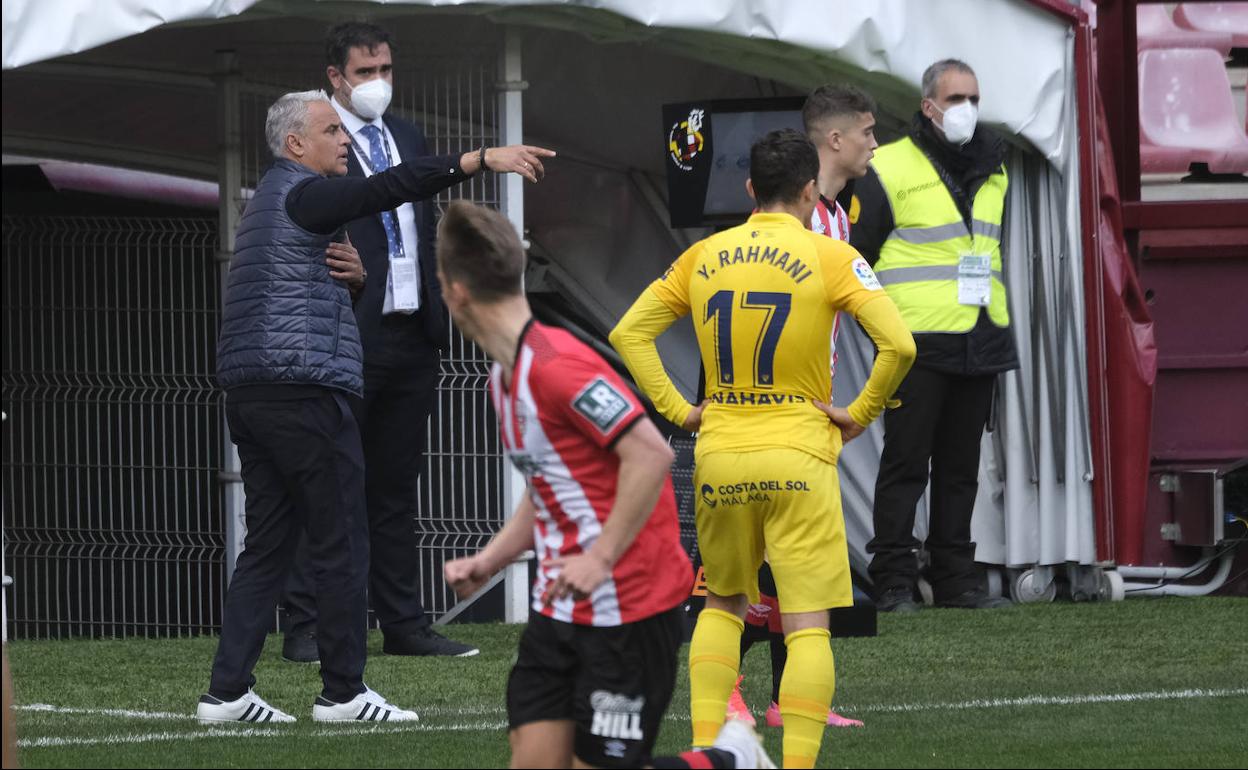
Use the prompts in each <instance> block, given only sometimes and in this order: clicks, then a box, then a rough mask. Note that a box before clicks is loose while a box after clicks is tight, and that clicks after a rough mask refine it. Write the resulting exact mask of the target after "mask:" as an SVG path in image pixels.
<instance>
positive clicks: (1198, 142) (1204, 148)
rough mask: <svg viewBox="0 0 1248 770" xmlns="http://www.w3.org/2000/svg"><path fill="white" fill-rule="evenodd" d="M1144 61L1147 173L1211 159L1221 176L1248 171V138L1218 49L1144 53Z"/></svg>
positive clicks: (1144, 165)
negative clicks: (1241, 126) (1241, 125)
mask: <svg viewBox="0 0 1248 770" xmlns="http://www.w3.org/2000/svg"><path fill="white" fill-rule="evenodd" d="M1139 64H1140V170H1141V171H1143V172H1145V173H1178V172H1184V171H1187V169H1188V166H1189V165H1190V164H1192V163H1207V164H1208V165H1209V170H1210V171H1211V172H1213V173H1215V174H1235V173H1244V172H1248V136H1245V134H1244V131H1243V129H1242V128H1240V123H1239V115H1238V114H1237V112H1236V110H1235V103H1234V101H1233V100H1232V96H1231V82H1230V80H1229V79H1228V78H1227V75H1226V67H1225V66H1224V65H1223V62H1222V57H1221V56H1220V55H1219V54H1218V53H1217V52H1216V51H1212V50H1207V49H1206V50H1197V49H1186V48H1185V49H1174V50H1161V51H1144V52H1142V53H1140V59H1139Z"/></svg>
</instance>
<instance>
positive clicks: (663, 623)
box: [507, 606, 685, 767]
mask: <svg viewBox="0 0 1248 770" xmlns="http://www.w3.org/2000/svg"><path fill="white" fill-rule="evenodd" d="M684 625H685V617H684V609H683V607H681V606H677V607H674V608H673V609H670V610H668V611H667V612H661V613H659V614H658V615H653V616H651V617H649V618H646V619H645V620H639V621H637V622H636V623H625V624H624V625H620V626H611V627H607V628H595V627H593V626H578V625H575V624H573V623H564V622H562V621H558V620H551V619H550V618H548V617H546V616H545V615H538V614H536V613H534V614H531V615H530V616H529V625H528V627H527V628H526V629H525V630H524V635H523V636H521V637H520V653H519V655H518V656H517V659H516V665H515V667H514V668H512V669H511V678H510V679H509V680H508V681H507V720H508V723H509V724H510V726H511V729H513V730H514V729H516V728H517V727H520V726H522V725H525V724H528V723H529V722H539V721H545V720H565V719H566V720H571V721H572V722H574V723H575V725H576V738H575V740H574V743H573V747H572V748H573V753H575V754H576V756H577V757H578V758H579V759H580V760H581V761H582V762H586V763H588V764H591V765H595V766H597V767H641V766H642V764H643V763H644V762H646V761H647V760H649V759H650V753H651V751H652V750H653V749H654V742H655V740H656V739H657V738H658V736H659V726H660V724H661V723H662V721H663V714H664V712H666V711H667V706H668V703H670V702H671V700H672V688H673V687H675V685H676V669H677V657H676V656H677V653H678V652H679V650H680V645H681V643H682V641H683V640H684V635H685V634H684Z"/></svg>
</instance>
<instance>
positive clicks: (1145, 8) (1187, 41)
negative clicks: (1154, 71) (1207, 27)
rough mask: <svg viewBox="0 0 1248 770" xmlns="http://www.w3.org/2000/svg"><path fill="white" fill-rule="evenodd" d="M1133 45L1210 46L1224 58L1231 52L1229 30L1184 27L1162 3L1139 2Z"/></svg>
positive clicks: (1141, 47) (1145, 48)
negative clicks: (1171, 15)
mask: <svg viewBox="0 0 1248 770" xmlns="http://www.w3.org/2000/svg"><path fill="white" fill-rule="evenodd" d="M1135 24H1136V27H1135V29H1136V33H1135V34H1136V48H1137V49H1139V50H1141V51H1146V50H1150V49H1154V48H1209V49H1212V50H1214V51H1217V52H1218V53H1219V54H1221V55H1222V58H1224V59H1225V58H1226V57H1227V56H1229V55H1230V53H1231V35H1230V33H1228V32H1207V31H1197V30H1193V29H1184V28H1183V27H1180V26H1178V25H1177V24H1175V23H1174V20H1172V19H1171V18H1170V12H1169V11H1167V10H1166V8H1165V6H1162V5H1141V6H1139V7H1138V8H1137V9H1136V12H1135Z"/></svg>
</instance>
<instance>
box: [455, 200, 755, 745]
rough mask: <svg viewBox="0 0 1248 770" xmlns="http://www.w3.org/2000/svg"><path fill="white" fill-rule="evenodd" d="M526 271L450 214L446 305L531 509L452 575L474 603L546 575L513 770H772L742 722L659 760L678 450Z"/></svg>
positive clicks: (686, 578)
mask: <svg viewBox="0 0 1248 770" xmlns="http://www.w3.org/2000/svg"><path fill="white" fill-rule="evenodd" d="M523 271H524V252H523V249H522V247H521V245H520V241H519V238H518V237H517V236H516V233H515V230H514V229H513V228H512V226H511V224H510V223H509V222H508V221H507V219H506V218H504V217H503V216H502V215H501V214H499V213H497V212H495V211H492V210H490V209H486V208H483V207H480V206H474V205H472V204H469V203H453V204H451V206H450V207H448V209H447V212H446V215H445V216H444V217H443V219H442V223H441V226H440V228H439V242H438V277H439V278H440V279H441V282H442V292H443V297H444V298H445V299H446V305H447V308H448V309H449V310H450V312H451V316H452V318H453V319H454V321H455V324H456V326H458V327H459V329H460V331H461V332H463V334H464V335H465V336H466V337H468V338H469V339H472V340H473V341H475V342H476V343H477V344H479V345H480V346H481V347H482V348H483V349H484V350H485V352H486V353H487V354H488V355H489V356H490V358H491V359H492V360H493V361H494V362H495V363H494V365H493V368H492V371H491V373H490V393H491V396H492V398H493V402H494V408H495V411H496V413H497V416H498V419H499V427H500V433H501V435H502V440H503V445H504V447H505V449H506V451H507V455H508V456H509V457H510V458H511V460H512V462H513V464H514V465H515V466H516V468H517V469H518V470H519V471H520V472H521V473H523V474H524V476H525V478H526V479H527V480H528V494H527V495H525V497H524V498H523V500H521V502H520V504H519V506H518V507H517V509H516V511H515V513H514V515H513V516H512V518H511V519H510V520H509V521H508V522H507V524H506V525H505V526H504V527H503V529H502V530H501V531H500V532H499V533H498V534H497V535H496V536H495V537H494V539H493V540H492V541H491V542H490V543H489V545H487V546H486V547H485V548H484V549H482V550H481V551H480V552H478V553H477V554H475V555H473V556H470V557H468V558H464V559H457V560H454V561H451V562H448V563H447V564H446V566H445V574H446V579H447V582H448V583H450V584H451V586H452V587H453V588H454V589H455V592H456V593H457V594H458V595H460V596H461V597H466V596H469V595H471V594H473V593H475V592H476V591H477V590H479V589H480V588H481V587H482V586H484V585H485V583H486V582H488V580H489V579H490V577H491V576H493V575H494V574H495V573H497V572H498V571H499V570H501V569H502V568H503V567H505V566H507V565H508V564H510V563H511V562H512V561H513V560H514V559H516V558H517V557H518V556H519V555H520V554H521V553H523V552H524V551H526V550H528V549H530V548H532V549H534V550H535V551H536V553H537V558H538V573H537V579H536V580H535V581H534V585H533V597H532V601H533V604H532V609H533V614H532V615H531V616H530V620H529V624H528V627H527V628H526V629H525V631H524V635H523V636H522V637H521V640H520V651H519V655H518V656H517V660H516V664H515V666H514V667H513V668H512V671H511V677H510V679H509V680H508V685H507V714H508V721H509V723H510V728H511V731H510V738H511V749H512V767H570V766H572V764H573V760H574V759H575V760H576V761H577V762H578V763H579V764H578V766H581V765H587V766H595V767H642V766H643V765H645V764H646V763H652V764H653V766H657V767H665V768H667V767H755V766H760V767H762V766H771V765H770V763H769V761H768V760H767V759H766V755H765V754H764V753H763V752H762V747H761V744H760V743H759V742H758V739H757V736H755V735H754V733H753V732H752V731H750V730H749V729H748V728H747V727H745V726H743V725H739V724H735V723H734V725H733V726H726V727H725V730H724V732H723V733H721V740H720V741H717V743H716V745H715V746H714V747H712V749H709V750H707V751H704V752H696V753H691V754H689V755H682V756H681V757H664V758H653V757H651V751H652V749H653V747H654V742H655V739H656V738H657V737H658V731H659V726H660V724H661V722H662V718H663V714H664V712H665V711H666V709H667V706H668V703H669V702H670V701H671V697H672V690H673V688H674V686H675V681H676V671H677V652H678V650H679V649H680V645H681V643H682V641H683V640H684V610H683V607H682V605H683V603H684V600H685V599H686V597H688V595H689V590H690V587H691V585H692V583H693V568H692V566H691V565H690V563H689V558H688V556H686V554H685V551H684V549H683V548H682V546H681V544H680V527H679V523H678V521H677V517H676V499H675V495H674V494H673V491H672V482H671V478H670V477H669V475H668V470H669V468H670V467H671V463H672V460H673V455H672V451H671V449H670V448H669V447H668V445H667V442H666V441H665V440H664V439H663V436H662V435H661V434H660V433H659V431H658V429H657V428H655V426H654V424H653V423H652V422H651V421H650V419H649V418H648V417H647V416H646V411H645V409H644V408H643V407H642V405H641V403H640V402H639V401H638V400H637V398H636V397H635V396H634V395H633V393H632V391H631V390H630V389H629V388H628V386H627V385H625V383H624V381H623V380H622V379H621V378H620V377H619V375H617V374H616V373H615V371H614V370H612V369H611V367H610V366H608V365H607V363H606V362H605V361H603V360H602V358H600V357H599V356H598V355H597V354H596V353H594V352H593V351H592V350H591V349H590V348H589V347H588V346H586V345H585V344H584V343H582V342H580V341H579V340H577V339H576V338H575V337H573V336H572V335H571V334H569V333H568V332H566V331H564V330H561V329H556V328H552V327H549V326H544V325H542V324H540V323H537V322H536V321H535V320H534V319H533V317H532V312H531V311H530V309H529V304H528V301H527V300H526V298H525V296H524V292H523V286H522V277H523Z"/></svg>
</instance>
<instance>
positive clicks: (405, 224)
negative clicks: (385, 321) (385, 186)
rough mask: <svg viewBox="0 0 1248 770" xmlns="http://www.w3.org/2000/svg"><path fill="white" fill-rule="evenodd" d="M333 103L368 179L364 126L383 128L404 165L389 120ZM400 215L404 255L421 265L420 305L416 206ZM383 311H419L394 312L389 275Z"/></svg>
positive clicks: (407, 206) (335, 99) (396, 158)
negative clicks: (387, 122)
mask: <svg viewBox="0 0 1248 770" xmlns="http://www.w3.org/2000/svg"><path fill="white" fill-rule="evenodd" d="M329 101H330V104H332V105H334V109H335V110H337V111H338V117H340V118H342V127H343V129H345V130H346V131H347V132H348V133H349V134H350V135H351V138H352V139H354V140H355V145H354V146H358V149H353V150H352V151H353V152H355V154H356V160H358V161H359V162H360V168H362V169H363V170H364V176H372V175H373V171H372V168H370V166H369V159H368V157H367V156H366V157H360V153H359V150H363V151H364V152H365V153H368V152H370V151H371V150H372V145H371V144H370V143H369V141H368V137H367V136H365V135H364V134H363V133H362V131H361V129H363V128H364V126H366V125H368V124H370V123H371V124H372V125H374V126H377V128H379V129H381V135H382V136H383V137H385V139H386V142H387V144H389V145H390V162H391V164H393V165H398V164H399V163H402V162H403V158H402V156H401V155H400V154H399V146H398V145H397V144H395V142H394V136H393V135H392V134H391V133H390V131H389V130H388V129H387V128H386V124H385V121H383V120H382V119H381V118H376V119H374V120H364V119H363V118H361V117H360V116H359V115H356V114H355V113H354V112H351V111H350V110H348V109H347V108H346V107H343V106H342V105H341V104H339V103H338V97H337V96H336V95H335V96H334V97H332V98H331V99H330V100H329ZM396 214H397V215H398V219H399V233H400V234H401V235H402V236H403V253H404V256H408V257H411V258H412V259H414V260H416V261H417V262H416V265H417V269H416V296H417V303H419V302H420V300H419V297H420V255H419V251H418V249H417V246H418V245H419V243H418V241H417V235H416V207H415V206H413V205H412V204H410V203H404V204H403V205H402V206H399V207H398V209H396ZM377 216H382V215H381V214H378V215H377ZM381 312H382V315H389V314H391V313H403V314H410V313H413V312H415V311H413V310H395V309H394V290H393V288H392V284H391V280H390V278H389V276H388V275H387V278H386V296H385V300H384V301H383V303H382V306H381Z"/></svg>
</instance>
